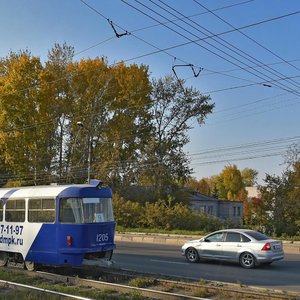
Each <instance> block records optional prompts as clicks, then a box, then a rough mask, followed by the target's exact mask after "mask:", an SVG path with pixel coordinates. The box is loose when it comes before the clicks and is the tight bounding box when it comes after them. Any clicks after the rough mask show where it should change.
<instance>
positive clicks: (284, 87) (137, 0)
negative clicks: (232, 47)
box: [121, 0, 300, 94]
mask: <svg viewBox="0 0 300 300" xmlns="http://www.w3.org/2000/svg"><path fill="white" fill-rule="evenodd" d="M121 1H122V2H124V3H125V4H127V5H128V6H130V7H132V8H134V9H135V10H137V11H139V12H140V13H142V14H144V15H145V16H147V17H149V18H151V19H153V20H155V21H156V22H158V23H160V24H162V22H161V21H159V20H157V19H156V18H154V17H152V16H150V15H149V14H147V13H145V12H144V11H142V10H141V9H139V8H137V7H135V6H133V5H132V4H129V3H128V2H127V1H125V0H121ZM134 1H135V2H137V3H138V4H140V5H141V6H143V7H145V8H146V9H148V10H149V11H151V12H153V13H155V14H157V15H158V16H160V17H161V18H164V19H166V20H168V21H170V20H169V19H168V18H167V17H165V16H163V15H162V14H160V13H158V12H157V11H155V10H153V9H152V8H150V7H149V6H147V5H145V4H143V3H141V2H140V1H139V0H134ZM150 1H151V2H152V3H153V1H152V0H150ZM154 4H155V3H154ZM155 5H156V6H159V5H157V4H155ZM159 7H161V6H159ZM162 9H163V10H164V11H167V10H166V9H164V8H162ZM299 12H300V11H299ZM170 14H172V13H170ZM183 16H184V15H183ZM184 23H186V22H185V21H184ZM173 24H174V25H175V26H177V27H179V28H180V29H182V30H184V31H186V32H187V33H189V34H191V35H193V36H195V37H198V36H196V35H195V34H193V33H191V32H190V31H189V30H187V29H185V28H183V27H182V26H180V25H178V24H175V23H174V22H173ZM162 25H163V24H162ZM164 26H165V27H166V28H168V29H169V30H171V31H173V32H175V33H176V34H178V35H180V36H182V37H184V38H185V39H188V40H191V39H190V38H188V37H187V36H185V35H184V34H182V33H180V32H179V31H177V30H175V29H173V28H171V27H169V26H167V25H164ZM199 26H200V25H199ZM201 27H202V28H203V26H201ZM208 32H210V31H208ZM201 33H203V34H205V33H204V32H202V31H201ZM198 38H199V37H198ZM204 42H205V43H207V44H208V45H210V46H211V47H213V48H215V49H217V50H218V51H220V52H221V53H222V54H226V55H227V56H229V57H230V58H232V59H234V60H236V61H238V62H239V63H242V64H244V65H246V66H247V67H250V68H251V69H252V70H253V71H254V72H257V73H259V74H260V75H257V74H255V73H254V72H253V71H250V70H246V69H245V68H243V67H241V66H240V65H238V63H236V62H234V61H231V60H230V59H228V58H225V57H224V56H222V55H220V54H218V53H216V52H215V51H212V50H210V49H208V48H207V47H204V46H203V45H201V44H199V43H197V42H195V44H196V45H198V46H200V47H201V48H203V49H205V50H207V51H209V52H210V53H212V54H214V55H216V56H218V57H220V58H222V59H223V60H225V61H227V62H230V63H232V64H234V65H236V66H238V67H239V68H241V69H242V70H246V71H247V72H248V73H250V74H252V75H254V76H256V77H259V78H261V79H264V78H263V77H261V75H263V76H266V77H267V78H269V79H271V80H273V79H272V78H271V77H269V76H267V75H265V74H263V73H262V72H261V71H259V70H256V69H254V68H253V67H251V66H249V65H247V63H245V62H243V61H241V60H240V59H237V58H236V57H233V56H232V55H230V54H228V53H226V52H225V51H223V50H221V49H220V48H218V47H216V46H214V45H213V44H211V43H209V42H208V41H206V40H205V41H204ZM222 45H223V44H222ZM223 46H224V45H223ZM225 47H226V46H225ZM227 48H228V47H227ZM277 86H278V85H277ZM279 87H280V88H282V89H285V90H286V86H284V85H283V84H280V85H279ZM287 91H289V92H291V93H294V94H296V93H297V92H295V91H294V90H287Z"/></svg>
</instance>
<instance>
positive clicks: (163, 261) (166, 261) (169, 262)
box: [150, 259, 188, 265]
mask: <svg viewBox="0 0 300 300" xmlns="http://www.w3.org/2000/svg"><path fill="white" fill-rule="evenodd" d="M150 261H154V262H162V263H167V264H178V265H187V264H188V263H183V262H176V261H170V260H160V259H150Z"/></svg>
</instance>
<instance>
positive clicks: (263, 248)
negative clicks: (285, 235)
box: [181, 229, 284, 268]
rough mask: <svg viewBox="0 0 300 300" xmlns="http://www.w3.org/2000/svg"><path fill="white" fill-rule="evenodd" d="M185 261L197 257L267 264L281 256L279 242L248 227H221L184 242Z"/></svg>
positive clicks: (196, 259)
mask: <svg viewBox="0 0 300 300" xmlns="http://www.w3.org/2000/svg"><path fill="white" fill-rule="evenodd" d="M181 252H182V255H184V256H185V257H186V259H187V260H188V261H189V262H192V263H194V262H198V261H199V260H200V259H209V260H224V261H232V262H238V263H239V264H240V265H241V266H242V267H244V268H254V267H255V266H257V265H259V264H270V263H272V262H273V261H276V260H280V259H283V258H284V252H283V247H282V242H281V241H278V240H273V239H271V238H269V237H268V236H266V235H265V234H262V233H260V232H257V231H254V230H249V229H225V230H219V231H216V232H213V233H211V234H208V235H206V236H205V237H203V238H201V239H199V240H193V241H189V242H186V243H185V244H184V245H183V246H182V249H181Z"/></svg>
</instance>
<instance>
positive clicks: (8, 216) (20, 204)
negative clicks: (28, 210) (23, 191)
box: [5, 199, 25, 222]
mask: <svg viewBox="0 0 300 300" xmlns="http://www.w3.org/2000/svg"><path fill="white" fill-rule="evenodd" d="M5 206H6V207H5V220H6V221H8V222H24V221H25V200H24V199H18V200H14V199H10V200H8V201H7V202H6V204H5Z"/></svg>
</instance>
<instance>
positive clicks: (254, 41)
mask: <svg viewBox="0 0 300 300" xmlns="http://www.w3.org/2000/svg"><path fill="white" fill-rule="evenodd" d="M193 1H194V2H196V3H197V4H198V5H199V6H201V7H202V8H204V9H206V11H207V12H209V13H211V14H213V15H214V16H215V17H217V18H218V19H220V20H221V21H223V22H224V23H225V24H227V25H229V26H230V27H231V28H233V29H237V28H236V27H235V26H233V25H232V24H231V23H230V22H228V21H226V20H225V19H223V18H222V17H220V16H219V15H217V14H216V13H215V12H214V11H212V10H210V9H209V8H207V7H206V6H204V5H203V4H201V3H199V2H198V1H197V0H193ZM237 31H238V32H239V33H240V34H242V35H243V36H245V37H246V38H247V39H249V40H250V41H252V42H253V43H255V44H256V45H258V46H260V47H261V48H263V49H264V50H266V51H267V52H269V53H271V54H272V55H274V56H275V57H277V58H279V59H280V60H281V61H283V62H284V63H286V64H288V65H290V66H291V67H293V68H294V69H296V70H297V71H300V69H299V68H298V67H296V66H295V65H294V64H291V63H290V62H289V61H287V60H285V59H284V58H282V57H281V56H279V55H278V54H276V53H274V52H273V51H271V50H270V49H269V48H267V47H265V46H264V45H262V44H261V43H259V42H258V41H256V40H255V39H253V38H252V37H250V36H249V35H247V34H246V33H244V32H242V31H241V30H239V29H237Z"/></svg>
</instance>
